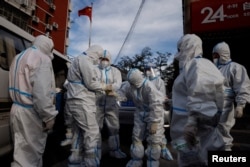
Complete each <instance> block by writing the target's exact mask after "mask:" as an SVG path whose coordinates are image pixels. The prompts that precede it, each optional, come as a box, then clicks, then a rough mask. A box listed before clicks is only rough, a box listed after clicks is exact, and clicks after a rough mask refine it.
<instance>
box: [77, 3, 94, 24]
mask: <svg viewBox="0 0 250 167" xmlns="http://www.w3.org/2000/svg"><path fill="white" fill-rule="evenodd" d="M81 15H86V16H88V17H89V19H90V21H92V7H89V6H87V7H85V8H83V9H81V10H78V16H81Z"/></svg>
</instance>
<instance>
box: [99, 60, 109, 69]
mask: <svg viewBox="0 0 250 167" xmlns="http://www.w3.org/2000/svg"><path fill="white" fill-rule="evenodd" d="M100 65H101V68H102V69H104V68H106V67H108V65H109V62H108V61H102V62H101V64H100Z"/></svg>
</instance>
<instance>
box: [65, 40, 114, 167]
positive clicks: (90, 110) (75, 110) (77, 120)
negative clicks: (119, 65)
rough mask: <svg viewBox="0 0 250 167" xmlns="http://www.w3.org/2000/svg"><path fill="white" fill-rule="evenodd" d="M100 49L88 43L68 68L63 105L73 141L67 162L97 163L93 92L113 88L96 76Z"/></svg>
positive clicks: (92, 165) (95, 166)
mask: <svg viewBox="0 0 250 167" xmlns="http://www.w3.org/2000/svg"><path fill="white" fill-rule="evenodd" d="M103 51H104V50H103V48H102V47H101V46H99V45H92V46H90V47H89V48H88V49H87V50H86V51H85V52H83V53H82V54H81V55H79V56H77V57H76V58H75V59H74V61H73V62H72V64H71V66H70V68H69V71H68V76H67V80H68V82H69V83H68V86H67V87H68V90H67V101H66V105H67V106H68V109H69V112H70V113H71V114H72V117H73V125H74V128H73V129H74V138H73V141H74V142H73V143H72V150H71V155H70V156H69V158H68V166H84V167H98V166H100V157H99V155H98V153H97V149H98V148H97V144H98V141H99V137H100V134H99V133H100V131H99V126H98V123H97V120H96V92H102V91H109V90H112V86H111V85H107V84H104V83H101V82H100V81H99V80H98V73H97V68H96V65H97V64H98V63H99V58H100V57H101V56H102V55H103ZM75 147H76V148H75Z"/></svg>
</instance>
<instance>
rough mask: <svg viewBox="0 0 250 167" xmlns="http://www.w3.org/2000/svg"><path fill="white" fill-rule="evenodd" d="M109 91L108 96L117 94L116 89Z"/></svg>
mask: <svg viewBox="0 0 250 167" xmlns="http://www.w3.org/2000/svg"><path fill="white" fill-rule="evenodd" d="M107 93H108V94H107V95H108V96H117V94H116V92H114V91H108V92H107Z"/></svg>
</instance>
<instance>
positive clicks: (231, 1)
mask: <svg viewBox="0 0 250 167" xmlns="http://www.w3.org/2000/svg"><path fill="white" fill-rule="evenodd" d="M190 13H191V32H192V33H197V32H207V31H214V30H227V29H234V28H241V27H249V28H250V0H199V1H194V2H192V3H191V10H190Z"/></svg>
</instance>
